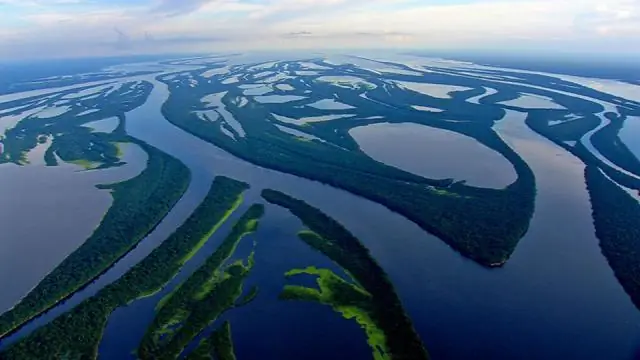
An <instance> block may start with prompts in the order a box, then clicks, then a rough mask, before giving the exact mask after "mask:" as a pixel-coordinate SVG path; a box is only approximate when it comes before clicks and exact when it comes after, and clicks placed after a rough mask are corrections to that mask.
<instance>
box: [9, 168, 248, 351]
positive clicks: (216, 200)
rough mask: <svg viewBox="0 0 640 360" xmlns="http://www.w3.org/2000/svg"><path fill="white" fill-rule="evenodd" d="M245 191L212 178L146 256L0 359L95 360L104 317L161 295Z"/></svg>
mask: <svg viewBox="0 0 640 360" xmlns="http://www.w3.org/2000/svg"><path fill="white" fill-rule="evenodd" d="M248 187H249V186H248V184H246V183H243V182H239V181H236V180H233V179H230V178H226V177H217V178H216V179H215V180H214V181H213V184H212V185H211V189H210V190H209V193H208V194H207V196H206V198H205V199H204V200H203V201H202V203H201V204H200V205H199V206H198V208H197V209H196V210H195V211H194V212H193V213H192V214H191V216H190V217H189V218H188V219H187V220H186V221H185V222H184V224H182V225H181V226H180V227H179V228H178V229H177V230H176V231H175V232H174V233H173V234H172V235H171V236H169V237H168V238H167V239H166V240H165V241H164V242H163V243H162V244H161V245H160V246H159V247H157V248H156V249H154V250H153V251H152V252H151V254H149V256H147V257H146V258H144V259H143V260H142V261H141V262H139V263H138V264H136V265H135V266H134V267H132V268H131V269H130V270H129V271H128V272H127V273H125V274H124V275H123V276H122V277H121V278H119V279H118V280H116V281H115V282H113V283H112V284H110V285H108V286H106V287H105V288H103V289H102V290H100V291H99V292H98V293H97V294H96V295H94V296H93V297H91V298H89V299H87V300H85V301H83V302H82V303H81V304H80V305H78V306H76V307H75V308H73V309H72V310H70V311H69V312H67V313H65V314H63V315H61V316H59V317H57V318H56V319H55V320H53V321H51V322H50V323H48V324H46V325H44V326H43V327H41V328H39V329H37V330H36V331H34V332H33V333H31V334H30V335H29V336H28V337H26V338H24V339H21V340H20V341H18V342H17V343H15V344H12V345H10V346H9V347H8V348H6V349H5V350H4V351H3V352H2V353H0V358H1V359H3V360H4V359H7V360H12V359H16V360H17V359H21V360H24V359H39V360H40V359H62V358H70V359H74V358H81V359H96V358H97V356H98V346H99V343H100V340H101V338H102V334H103V331H104V328H105V326H106V324H107V320H108V319H109V315H110V314H111V313H112V312H113V311H114V310H115V309H117V308H118V307H121V306H125V305H127V304H129V303H131V302H133V301H134V300H136V299H140V298H143V297H147V296H151V295H153V294H156V293H157V292H158V291H160V290H161V289H162V288H163V287H164V286H165V285H166V284H167V283H168V282H169V281H170V280H171V279H173V277H174V276H175V275H176V274H177V273H178V272H179V271H180V269H181V268H182V266H183V264H184V262H185V259H187V258H188V256H189V254H190V253H191V252H192V250H193V249H194V248H196V247H198V246H199V244H200V243H201V242H202V241H203V238H205V237H208V236H209V234H211V230H212V229H217V228H218V227H219V226H220V225H221V224H222V223H223V222H224V221H225V220H226V219H227V217H228V216H229V213H230V211H233V210H234V209H235V208H237V207H238V206H239V202H238V199H241V198H242V194H243V193H244V191H245V190H246V189H248ZM234 269H235V268H234Z"/></svg>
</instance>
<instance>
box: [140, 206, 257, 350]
mask: <svg viewBox="0 0 640 360" xmlns="http://www.w3.org/2000/svg"><path fill="white" fill-rule="evenodd" d="M263 213H264V206H263V205H253V206H252V207H251V208H249V210H247V212H246V213H245V214H244V215H243V216H242V217H241V218H240V219H239V220H238V221H237V222H236V223H235V225H234V226H233V228H232V230H231V232H230V233H229V235H227V237H226V238H225V240H224V241H223V242H222V244H220V246H218V248H217V249H216V250H215V252H214V253H213V254H212V255H211V256H210V257H209V258H208V259H207V260H206V261H205V262H204V264H203V265H202V266H200V267H199V268H198V269H197V270H196V271H195V272H194V273H193V274H192V275H191V276H190V277H189V278H188V279H187V280H186V281H185V282H184V283H182V284H181V285H179V287H178V288H177V289H176V290H175V291H174V292H172V293H171V295H170V296H169V297H168V298H167V299H163V302H162V304H161V305H160V306H159V308H158V309H157V314H156V317H155V318H154V320H153V323H152V324H151V326H150V327H149V328H148V329H147V332H146V334H145V336H144V337H143V339H142V343H141V345H140V347H139V349H138V356H139V357H140V358H141V359H176V358H177V357H178V356H179V355H180V354H181V353H182V351H183V350H184V348H185V347H186V346H187V345H188V344H189V343H190V342H191V341H192V340H193V339H194V338H195V337H196V336H197V335H198V334H199V333H200V332H201V331H202V330H204V328H206V327H207V326H209V324H211V323H212V322H213V321H215V319H216V318H217V317H218V316H219V315H220V314H221V313H222V312H224V311H226V310H228V309H229V308H231V307H233V306H234V305H235V303H236V300H238V299H239V297H240V295H241V294H242V292H243V291H242V284H243V280H244V278H245V277H246V276H247V275H248V273H249V271H250V270H251V268H252V267H253V254H251V255H250V256H249V259H248V261H247V264H244V263H243V262H242V261H239V262H238V261H237V262H234V263H232V264H230V265H228V266H226V267H224V263H225V262H226V261H227V260H229V258H230V257H231V256H232V255H233V254H234V252H235V250H236V248H237V246H238V244H239V243H240V241H241V240H242V238H244V237H245V236H246V235H249V234H251V233H253V232H255V231H256V230H257V227H258V220H259V219H260V217H262V215H263ZM251 293H253V292H251ZM252 297H255V295H252ZM245 303H246V302H245Z"/></svg>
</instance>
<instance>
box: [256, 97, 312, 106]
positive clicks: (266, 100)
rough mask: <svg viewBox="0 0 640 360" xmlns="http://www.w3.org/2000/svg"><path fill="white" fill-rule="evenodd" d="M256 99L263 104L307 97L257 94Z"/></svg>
mask: <svg viewBox="0 0 640 360" xmlns="http://www.w3.org/2000/svg"><path fill="white" fill-rule="evenodd" d="M254 99H255V100H256V101H257V102H259V103H262V104H281V103H286V102H290V101H296V100H302V99H306V98H305V97H304V96H299V95H263V96H256V97H255V98H254Z"/></svg>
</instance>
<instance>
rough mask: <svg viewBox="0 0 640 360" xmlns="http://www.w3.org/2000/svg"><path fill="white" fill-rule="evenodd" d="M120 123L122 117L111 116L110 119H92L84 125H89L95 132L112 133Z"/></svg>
mask: <svg viewBox="0 0 640 360" xmlns="http://www.w3.org/2000/svg"><path fill="white" fill-rule="evenodd" d="M118 125H120V119H118V118H117V117H111V118H108V119H102V120H97V121H92V122H89V123H86V124H84V125H82V126H84V127H88V128H90V129H92V130H93V131H95V132H103V133H112V132H114V131H115V130H116V129H117V128H118Z"/></svg>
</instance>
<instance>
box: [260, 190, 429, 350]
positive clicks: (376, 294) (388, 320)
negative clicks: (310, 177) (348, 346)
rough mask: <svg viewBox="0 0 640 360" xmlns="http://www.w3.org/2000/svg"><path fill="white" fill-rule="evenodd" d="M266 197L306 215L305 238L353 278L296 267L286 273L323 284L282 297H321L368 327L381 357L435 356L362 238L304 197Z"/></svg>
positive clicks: (271, 192)
mask: <svg viewBox="0 0 640 360" xmlns="http://www.w3.org/2000/svg"><path fill="white" fill-rule="evenodd" d="M262 196H263V198H264V199H265V200H267V201H268V202H270V203H272V204H275V205H278V206H281V207H284V208H286V209H288V210H289V211H290V212H291V213H292V214H293V215H295V216H296V217H298V218H299V219H300V220H302V222H303V223H304V224H305V226H307V228H308V229H309V230H306V231H302V232H300V234H299V237H300V239H301V240H302V241H304V242H305V243H307V244H308V245H309V246H310V247H312V248H313V249H315V250H317V251H319V252H320V253H322V254H323V255H325V256H327V257H328V258H330V259H331V260H332V261H333V262H334V263H336V264H337V265H339V266H340V267H341V268H343V269H344V270H345V272H346V273H347V274H348V275H349V277H350V278H351V279H352V280H353V283H351V282H348V281H346V280H343V279H342V278H340V277H339V276H338V275H336V274H335V273H333V272H332V271H330V270H327V269H317V268H314V267H309V268H307V269H302V270H300V269H294V270H291V271H289V272H288V273H287V274H286V276H287V277H292V276H295V275H299V274H309V275H314V276H317V283H318V286H319V289H313V288H306V287H302V286H286V287H285V289H284V291H283V292H282V294H281V298H282V299H285V300H306V301H315V302H319V303H321V304H326V305H329V306H331V307H332V308H333V309H334V310H335V311H337V312H339V313H341V314H342V316H344V317H345V318H347V319H355V321H357V322H358V323H359V324H360V326H361V327H362V328H363V329H364V330H365V332H366V334H367V338H368V342H369V345H370V346H371V348H372V351H373V358H374V359H376V360H383V359H416V360H417V359H428V358H429V355H428V354H427V351H426V350H425V348H424V345H423V344H422V341H421V340H420V337H419V336H418V334H417V333H416V331H415V329H414V327H413V325H412V323H411V320H410V319H409V317H408V316H407V314H406V313H405V311H404V309H403V307H402V303H401V302H400V299H399V298H398V295H397V294H396V291H395V289H394V288H393V284H392V283H391V281H390V280H389V278H388V277H387V274H386V273H385V272H384V270H383V269H382V268H381V267H380V265H379V264H378V263H377V262H376V261H375V259H373V257H372V256H371V254H370V253H369V250H368V249H367V248H366V247H365V246H364V245H362V243H361V242H360V240H358V239H357V238H356V237H355V236H353V235H352V234H351V233H350V232H349V231H348V230H347V229H345V228H344V227H343V226H342V225H341V224H339V223H338V222H336V221H335V220H334V219H332V218H330V217H329V216H327V215H325V214H324V213H322V212H321V211H320V210H318V209H316V208H314V207H312V206H311V205H309V204H307V203H305V202H303V201H301V200H297V199H294V198H292V197H290V196H288V195H286V194H284V193H281V192H278V191H274V190H264V191H263V192H262Z"/></svg>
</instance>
